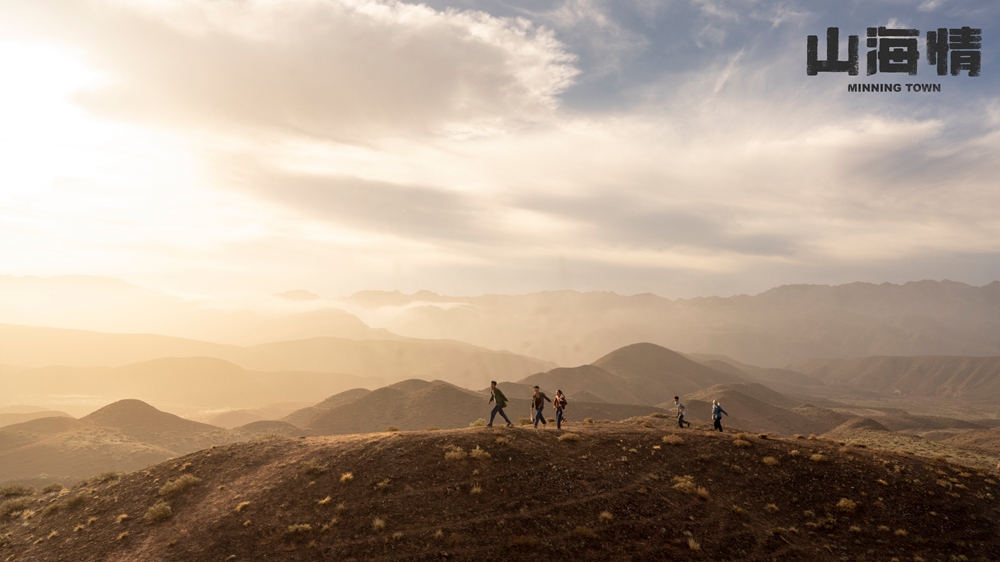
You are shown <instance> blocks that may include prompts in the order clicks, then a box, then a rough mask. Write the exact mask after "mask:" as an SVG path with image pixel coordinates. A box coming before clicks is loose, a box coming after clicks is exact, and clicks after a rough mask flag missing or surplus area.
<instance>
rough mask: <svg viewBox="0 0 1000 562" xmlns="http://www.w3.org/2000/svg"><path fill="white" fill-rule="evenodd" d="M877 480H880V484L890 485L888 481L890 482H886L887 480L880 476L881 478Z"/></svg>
mask: <svg viewBox="0 0 1000 562" xmlns="http://www.w3.org/2000/svg"><path fill="white" fill-rule="evenodd" d="M877 482H878V483H879V484H881V485H883V486H888V485H889V483H888V482H886V481H885V480H883V479H881V478H879V479H878V480H877Z"/></svg>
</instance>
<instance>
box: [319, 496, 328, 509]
mask: <svg viewBox="0 0 1000 562" xmlns="http://www.w3.org/2000/svg"><path fill="white" fill-rule="evenodd" d="M328 503H330V496H327V497H325V498H323V499H321V500H319V501H317V502H316V505H317V506H319V507H323V506H325V505H327V504H328Z"/></svg>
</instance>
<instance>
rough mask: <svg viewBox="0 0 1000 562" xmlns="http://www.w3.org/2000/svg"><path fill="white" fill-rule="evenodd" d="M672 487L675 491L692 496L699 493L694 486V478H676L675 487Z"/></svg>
mask: <svg viewBox="0 0 1000 562" xmlns="http://www.w3.org/2000/svg"><path fill="white" fill-rule="evenodd" d="M672 487H673V489H675V490H680V491H682V492H684V493H685V494H690V495H692V496H693V495H695V494H697V493H698V487H697V486H695V485H694V477H693V476H674V485H673V486H672Z"/></svg>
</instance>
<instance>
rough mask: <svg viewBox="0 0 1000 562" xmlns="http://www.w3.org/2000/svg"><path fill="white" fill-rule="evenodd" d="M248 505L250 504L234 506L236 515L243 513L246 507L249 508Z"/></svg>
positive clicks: (242, 503)
mask: <svg viewBox="0 0 1000 562" xmlns="http://www.w3.org/2000/svg"><path fill="white" fill-rule="evenodd" d="M249 505H250V502H240V503H239V504H238V505H237V506H236V513H242V512H243V510H244V509H246V508H247V506H249Z"/></svg>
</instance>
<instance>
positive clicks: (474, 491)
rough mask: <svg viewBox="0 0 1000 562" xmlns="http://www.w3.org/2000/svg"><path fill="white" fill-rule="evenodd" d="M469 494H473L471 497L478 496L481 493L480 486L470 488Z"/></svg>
mask: <svg viewBox="0 0 1000 562" xmlns="http://www.w3.org/2000/svg"><path fill="white" fill-rule="evenodd" d="M469 493H470V494H473V495H478V494H481V493H483V488H482V486H480V485H479V484H476V485H475V486H473V487H472V488H471V489H470V490H469Z"/></svg>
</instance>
